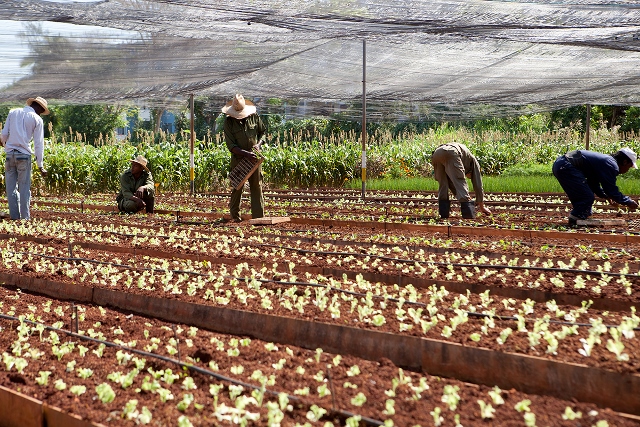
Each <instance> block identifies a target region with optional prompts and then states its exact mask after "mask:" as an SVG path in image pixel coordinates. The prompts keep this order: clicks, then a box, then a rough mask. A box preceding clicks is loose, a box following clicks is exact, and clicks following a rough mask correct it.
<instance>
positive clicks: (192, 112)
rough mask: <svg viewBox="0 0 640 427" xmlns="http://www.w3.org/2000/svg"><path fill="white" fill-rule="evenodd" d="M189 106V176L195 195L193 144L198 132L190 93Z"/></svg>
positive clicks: (192, 191)
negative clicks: (196, 131)
mask: <svg viewBox="0 0 640 427" xmlns="http://www.w3.org/2000/svg"><path fill="white" fill-rule="evenodd" d="M189 107H190V110H191V119H190V121H191V144H190V146H189V149H190V151H189V177H190V179H191V195H192V196H194V195H195V194H196V181H195V161H194V158H193V145H194V143H195V139H196V134H195V124H194V117H195V111H194V108H193V94H191V95H189Z"/></svg>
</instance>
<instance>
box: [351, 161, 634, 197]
mask: <svg viewBox="0 0 640 427" xmlns="http://www.w3.org/2000/svg"><path fill="white" fill-rule="evenodd" d="M552 164H553V163H549V164H517V165H514V166H511V167H509V168H507V169H505V171H504V173H503V174H501V175H498V176H483V177H482V184H483V186H484V191H485V192H487V193H502V192H504V193H563V192H564V191H563V190H562V187H561V186H560V183H559V182H558V180H557V179H556V178H555V177H554V176H553V174H552V173H551V166H552ZM639 178H640V170H630V171H629V172H627V173H626V174H624V175H620V176H618V180H617V183H618V188H619V189H620V191H621V192H622V194H625V195H638V194H640V179H639ZM467 182H468V184H469V188H470V189H471V180H467ZM345 186H346V187H347V188H352V189H360V188H362V181H360V180H351V181H349V182H347V184H346V185H345ZM367 189H368V190H391V191H435V190H437V189H438V182H437V181H436V180H435V179H434V178H433V177H428V178H427V177H418V178H395V179H372V180H368V181H367Z"/></svg>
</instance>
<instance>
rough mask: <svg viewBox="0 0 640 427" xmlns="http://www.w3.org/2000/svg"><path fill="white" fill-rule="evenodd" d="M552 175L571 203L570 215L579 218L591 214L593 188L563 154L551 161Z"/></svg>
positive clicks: (584, 217) (585, 217)
mask: <svg viewBox="0 0 640 427" xmlns="http://www.w3.org/2000/svg"><path fill="white" fill-rule="evenodd" d="M553 175H554V176H555V177H556V178H557V179H558V182H559V183H560V185H561V186H562V189H563V190H564V192H565V193H567V196H568V197H569V200H571V204H572V205H573V210H572V211H571V215H573V216H575V217H578V218H580V219H587V218H588V217H590V216H591V213H592V212H591V207H592V206H593V202H594V201H595V199H596V196H595V194H594V193H593V190H591V188H589V185H588V184H587V178H586V177H585V176H584V174H583V173H582V172H581V171H580V169H578V168H576V167H575V166H573V165H572V164H571V162H569V160H567V158H566V157H565V156H564V155H563V156H560V157H558V158H557V159H556V161H555V162H554V163H553Z"/></svg>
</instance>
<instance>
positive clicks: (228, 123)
mask: <svg viewBox="0 0 640 427" xmlns="http://www.w3.org/2000/svg"><path fill="white" fill-rule="evenodd" d="M222 112H223V113H224V114H226V115H227V117H226V118H225V120H224V139H225V143H226V144H227V148H228V149H229V151H230V152H231V165H230V166H231V167H230V169H231V170H233V168H235V167H236V166H237V165H238V163H240V160H241V159H242V158H243V157H248V158H250V159H253V160H255V159H257V156H256V154H255V153H254V152H253V150H257V149H258V148H257V147H259V145H260V140H261V139H262V138H263V137H264V135H265V133H266V131H267V128H266V126H265V125H264V123H263V122H262V119H260V116H259V115H258V114H257V113H256V106H255V105H254V104H253V103H252V102H251V101H249V100H245V99H244V97H243V96H242V95H240V94H237V95H236V96H235V98H233V99H232V100H231V101H229V102H227V104H226V105H225V106H224V107H222ZM248 182H249V190H250V192H251V217H252V218H262V217H263V216H264V196H263V195H262V166H260V167H259V168H258V169H257V170H256V171H255V172H254V173H253V174H251V176H250V177H249V179H248ZM242 190H243V189H242V188H241V189H240V190H236V189H235V188H234V189H233V190H232V191H231V200H230V201H229V213H230V214H231V220H232V221H234V222H241V221H242V217H241V216H240V201H241V200H242Z"/></svg>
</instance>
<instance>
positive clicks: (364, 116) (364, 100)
mask: <svg viewBox="0 0 640 427" xmlns="http://www.w3.org/2000/svg"><path fill="white" fill-rule="evenodd" d="M361 134H362V200H364V198H365V190H366V188H367V40H366V39H364V40H362V132H361Z"/></svg>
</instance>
